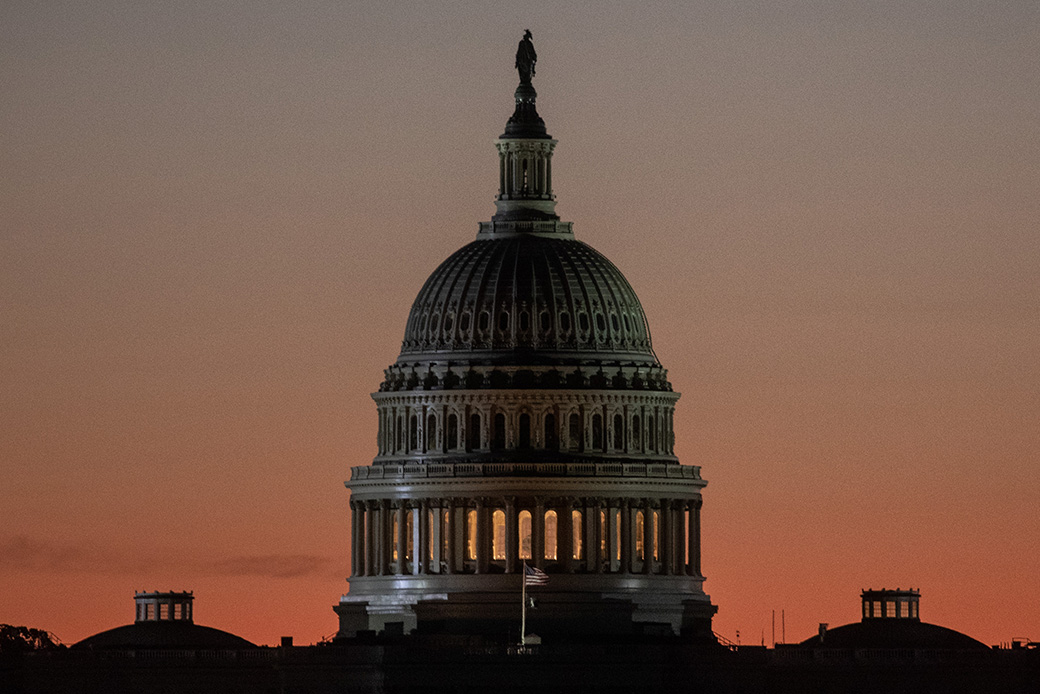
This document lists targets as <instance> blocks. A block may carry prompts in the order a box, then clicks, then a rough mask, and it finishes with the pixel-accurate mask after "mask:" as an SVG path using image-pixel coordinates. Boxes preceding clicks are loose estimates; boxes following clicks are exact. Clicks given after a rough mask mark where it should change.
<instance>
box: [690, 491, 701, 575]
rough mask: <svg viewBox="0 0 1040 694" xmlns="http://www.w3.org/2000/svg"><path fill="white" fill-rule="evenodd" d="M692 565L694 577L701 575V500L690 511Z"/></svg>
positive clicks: (694, 503)
mask: <svg viewBox="0 0 1040 694" xmlns="http://www.w3.org/2000/svg"><path fill="white" fill-rule="evenodd" d="M690 563H691V564H692V565H693V575H694V576H702V575H703V574H701V500H700V499H698V500H697V501H695V502H693V508H692V509H691V510H690Z"/></svg>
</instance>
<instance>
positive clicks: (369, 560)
mask: <svg viewBox="0 0 1040 694" xmlns="http://www.w3.org/2000/svg"><path fill="white" fill-rule="evenodd" d="M362 503H363V504H364V506H365V575H366V576H373V575H375V505H374V504H373V503H372V502H362Z"/></svg>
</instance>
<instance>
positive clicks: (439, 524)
mask: <svg viewBox="0 0 1040 694" xmlns="http://www.w3.org/2000/svg"><path fill="white" fill-rule="evenodd" d="M430 508H431V509H432V510H433V523H432V524H431V526H430V532H431V534H432V535H433V537H432V538H431V539H432V542H433V558H432V559H431V561H430V573H435V574H439V573H440V572H441V561H443V559H444V557H443V556H442V555H443V552H444V550H443V547H444V534H443V533H444V529H443V524H444V510H443V509H442V508H441V507H440V502H438V504H437V505H436V506H432V507H430Z"/></svg>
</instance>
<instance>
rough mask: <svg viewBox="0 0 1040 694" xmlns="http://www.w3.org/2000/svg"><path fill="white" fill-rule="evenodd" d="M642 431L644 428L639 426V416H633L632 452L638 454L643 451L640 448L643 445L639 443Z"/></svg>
mask: <svg viewBox="0 0 1040 694" xmlns="http://www.w3.org/2000/svg"><path fill="white" fill-rule="evenodd" d="M641 430H642V427H641V426H640V425H639V415H632V450H633V451H635V452H637V453H638V452H639V451H640V450H641V448H640V447H641V446H642V445H643V444H642V443H640V441H639V439H640V433H641Z"/></svg>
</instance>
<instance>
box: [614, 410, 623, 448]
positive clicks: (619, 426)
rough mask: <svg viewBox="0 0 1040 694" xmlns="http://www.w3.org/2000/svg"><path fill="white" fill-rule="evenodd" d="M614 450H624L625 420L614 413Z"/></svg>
mask: <svg viewBox="0 0 1040 694" xmlns="http://www.w3.org/2000/svg"><path fill="white" fill-rule="evenodd" d="M614 450H616V451H623V450H625V420H624V418H622V416H621V415H619V414H616V415H614Z"/></svg>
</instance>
